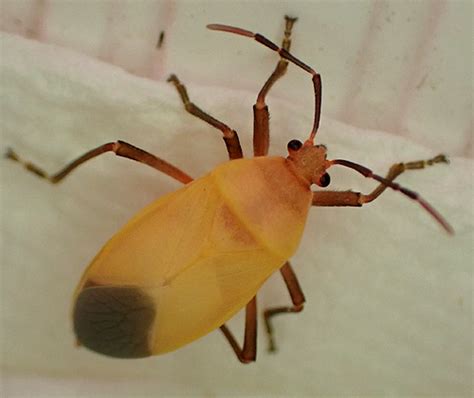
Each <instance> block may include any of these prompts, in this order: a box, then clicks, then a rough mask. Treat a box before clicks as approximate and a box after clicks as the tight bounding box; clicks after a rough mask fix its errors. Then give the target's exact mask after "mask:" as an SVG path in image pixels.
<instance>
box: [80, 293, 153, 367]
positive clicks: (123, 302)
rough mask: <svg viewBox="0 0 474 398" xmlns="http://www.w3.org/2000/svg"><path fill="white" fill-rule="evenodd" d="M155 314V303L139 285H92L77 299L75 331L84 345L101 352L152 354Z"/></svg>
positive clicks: (128, 355) (133, 355)
mask: <svg viewBox="0 0 474 398" xmlns="http://www.w3.org/2000/svg"><path fill="white" fill-rule="evenodd" d="M155 314H156V308H155V303H154V302H153V300H152V299H151V297H150V296H148V295H147V294H146V293H145V292H144V291H143V290H141V289H140V288H138V287H133V286H97V285H95V286H94V285H92V287H86V288H84V289H83V290H82V291H81V293H80V294H79V296H78V298H77V301H76V304H75V307H74V315H73V319H74V332H75V333H76V336H77V339H78V341H79V343H80V344H81V345H83V346H85V347H87V348H89V349H90V350H92V351H96V352H98V353H100V354H104V355H108V356H111V357H116V358H143V357H148V356H150V355H152V353H151V349H150V341H149V336H150V334H151V331H152V327H153V321H154V319H155Z"/></svg>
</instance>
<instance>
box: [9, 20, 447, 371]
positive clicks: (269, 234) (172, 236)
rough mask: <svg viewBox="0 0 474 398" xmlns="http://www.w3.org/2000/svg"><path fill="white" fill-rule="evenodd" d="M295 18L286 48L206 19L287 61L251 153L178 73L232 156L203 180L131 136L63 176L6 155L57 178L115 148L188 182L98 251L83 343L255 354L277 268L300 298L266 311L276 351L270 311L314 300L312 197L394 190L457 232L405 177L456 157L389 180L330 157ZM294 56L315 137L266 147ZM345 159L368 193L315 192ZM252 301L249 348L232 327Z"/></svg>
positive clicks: (340, 200) (317, 88) (373, 195)
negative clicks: (215, 339) (307, 278)
mask: <svg viewBox="0 0 474 398" xmlns="http://www.w3.org/2000/svg"><path fill="white" fill-rule="evenodd" d="M295 21H296V19H295V18H290V17H286V18H285V23H286V25H285V33H284V38H283V42H282V45H281V47H279V46H277V45H276V44H274V43H273V42H271V41H270V40H268V39H267V38H265V37H264V36H262V35H260V34H258V33H257V34H256V33H253V32H250V31H247V30H243V29H240V28H236V27H231V26H227V25H216V24H213V25H208V28H209V29H211V30H217V31H225V32H230V33H233V34H238V35H242V36H246V37H250V38H253V39H255V40H256V41H257V42H259V43H261V44H263V45H264V46H266V47H268V48H270V49H271V50H273V51H275V52H277V53H278V54H279V56H280V60H279V62H278V64H277V66H276V68H275V70H274V71H273V73H272V74H271V75H270V77H269V78H268V80H267V81H266V82H265V84H264V85H263V87H262V89H261V90H260V92H259V94H258V96H257V100H256V104H255V105H254V108H253V109H254V132H253V152H254V157H253V158H243V153H242V149H241V146H240V143H239V138H238V135H237V132H235V131H234V130H232V129H231V128H230V127H229V126H227V125H226V124H225V123H223V122H221V121H219V120H217V119H215V118H214V117H212V116H210V115H209V114H207V113H206V112H204V111H203V110H201V109H200V108H199V107H197V106H196V105H195V104H194V103H192V102H191V101H190V99H189V97H188V94H187V91H186V88H185V86H184V85H183V84H182V83H181V82H180V80H179V79H178V78H177V77H176V76H175V75H171V76H170V77H169V79H168V81H169V82H170V83H172V84H173V85H174V86H175V87H176V89H177V91H178V94H179V96H180V98H181V100H182V102H183V104H184V107H185V109H186V110H187V111H188V112H189V113H191V114H192V115H194V116H196V117H198V118H200V119H202V120H203V121H205V122H207V123H208V124H210V125H211V126H213V127H214V128H216V129H218V130H220V131H221V132H222V136H223V139H224V142H225V145H226V148H227V152H228V155H229V161H228V162H226V163H224V164H221V165H219V166H217V167H216V168H215V169H214V170H212V171H211V172H210V173H209V174H207V175H205V176H203V177H201V178H198V179H195V180H194V179H193V178H192V177H190V176H189V175H188V174H186V173H185V172H183V171H181V170H180V169H178V168H177V167H175V166H174V165H172V164H170V163H168V162H166V161H165V160H163V159H161V158H158V157H156V156H154V155H152V154H150V153H148V152H146V151H144V150H142V149H140V148H137V147H135V146H133V145H131V144H129V143H126V142H123V141H116V142H109V143H106V144H104V145H101V146H99V147H97V148H95V149H93V150H91V151H89V152H87V153H85V154H84V155H82V156H81V157H79V158H77V159H76V160H74V161H73V162H71V163H70V164H69V165H67V166H66V167H65V168H64V169H62V170H61V171H59V172H58V173H57V174H53V175H48V174H47V173H45V172H44V171H43V170H42V169H41V168H39V167H37V166H35V165H34V164H32V163H29V162H26V161H24V160H22V159H21V158H20V157H19V156H18V155H17V154H16V153H15V152H14V151H12V150H9V151H8V152H7V157H8V158H10V159H12V160H15V161H18V162H20V163H22V164H23V165H24V166H25V167H26V168H27V169H28V170H29V171H31V172H33V173H35V174H36V175H38V176H40V177H43V178H45V179H47V180H49V181H50V182H52V183H58V182H60V181H61V180H63V178H65V177H66V176H67V175H68V174H69V173H70V172H71V171H73V170H74V169H75V168H76V167H78V166H79V165H81V164H83V163H84V162H86V161H87V160H89V159H92V158H95V157H96V156H99V155H101V154H103V153H106V152H114V153H115V154H116V155H118V156H121V157H125V158H129V159H132V160H135V161H138V162H141V163H144V164H146V165H148V166H150V167H153V168H154V169H156V170H158V171H160V172H162V173H164V174H166V175H168V176H170V177H172V178H174V179H176V180H178V181H180V182H181V183H183V184H184V186H183V187H182V188H181V189H179V190H177V191H175V192H172V193H170V194H167V195H165V196H164V197H161V198H159V199H157V200H156V201H155V202H153V203H151V204H150V205H149V206H147V207H145V208H144V209H143V210H141V211H140V212H139V213H138V214H137V215H136V216H135V217H133V218H132V219H131V220H130V221H129V222H128V223H127V224H126V226H125V227H124V228H123V229H122V230H120V231H119V232H118V233H117V234H116V235H115V236H113V237H112V238H111V240H110V241H109V242H108V243H107V244H106V245H105V246H104V247H103V249H102V250H101V251H100V252H99V253H98V254H97V256H96V257H95V258H94V259H93V260H92V262H91V263H90V265H89V266H88V267H87V269H86V270H85V272H84V274H83V276H82V278H81V280H80V282H79V284H78V286H77V288H76V291H75V293H74V306H73V314H72V318H73V324H74V332H75V335H76V338H77V341H78V343H79V344H80V345H83V346H85V347H87V348H89V349H90V350H93V351H95V352H98V353H101V354H104V355H108V356H111V357H118V358H140V357H147V356H151V355H158V354H162V353H166V352H169V351H173V350H175V349H177V348H179V347H181V346H183V345H185V344H188V343H190V342H192V341H193V340H196V339H197V338H199V337H201V336H203V335H205V334H207V333H209V332H211V331H212V330H215V329H218V328H220V330H221V331H222V333H223V335H224V336H225V338H226V339H227V341H228V342H229V343H230V345H231V347H232V349H233V351H234V352H235V354H236V356H237V358H238V359H239V360H240V361H241V362H243V363H248V362H252V361H254V360H255V359H256V336H257V306H256V294H257V292H258V290H259V288H260V287H261V285H262V284H263V283H264V282H265V280H266V279H267V278H268V277H269V276H270V275H271V274H272V273H274V272H276V271H279V272H280V273H281V276H282V277H283V279H284V281H285V283H286V286H287V288H288V291H289V294H290V297H291V305H288V306H285V307H274V308H269V309H266V310H265V311H264V321H265V326H266V330H267V332H268V334H269V348H270V349H271V350H273V349H275V342H274V337H273V328H272V319H273V317H274V316H276V315H278V314H284V313H297V312H300V311H302V310H303V306H304V302H305V297H304V294H303V291H302V289H301V287H300V284H299V283H298V280H297V277H296V275H295V273H294V271H293V267H292V265H291V264H290V261H289V259H290V258H291V257H292V255H293V254H294V253H295V251H296V250H297V248H298V245H299V242H300V239H301V236H302V234H303V230H304V226H305V223H306V219H307V215H308V212H309V210H310V208H311V206H362V205H364V204H366V203H369V202H372V201H373V200H375V199H377V198H378V197H379V196H380V195H381V194H382V192H383V191H384V190H385V189H386V188H391V189H394V190H397V191H399V192H401V193H402V194H403V195H405V196H407V197H408V198H410V199H412V200H414V201H416V202H418V203H419V204H420V205H421V206H422V207H423V208H424V209H425V210H426V211H427V212H428V213H429V214H430V215H431V216H432V217H433V218H434V219H435V220H436V221H437V222H438V223H439V224H440V225H441V227H443V228H444V229H445V230H446V231H447V232H448V233H453V229H452V228H451V226H450V225H449V224H448V223H447V222H446V221H445V220H444V218H443V217H442V216H441V215H440V214H439V213H438V212H437V211H436V210H435V209H434V208H433V207H431V205H430V204H428V203H427V202H426V201H425V200H424V199H423V198H422V197H421V196H420V195H418V194H417V193H415V192H413V191H411V190H409V189H406V188H404V187H402V186H400V185H399V184H397V183H396V182H394V180H395V178H396V177H398V176H399V175H400V174H401V173H403V172H404V171H405V170H411V169H422V168H424V167H425V166H428V165H433V164H435V163H443V162H444V163H446V162H447V159H446V157H445V156H444V155H438V156H436V157H434V158H432V159H429V160H425V161H416V162H409V163H397V164H395V165H393V166H392V167H391V168H390V170H389V172H388V174H387V175H386V176H385V177H381V176H379V175H377V174H374V173H373V172H372V171H371V170H369V169H368V168H366V167H364V166H362V165H360V164H356V163H354V162H351V161H348V160H343V159H333V160H330V159H328V158H327V149H326V147H325V146H324V145H317V144H316V145H315V144H314V139H315V137H316V134H317V132H318V127H319V120H320V113H321V77H320V75H319V74H318V73H317V72H316V71H315V70H314V69H313V68H311V67H309V66H308V65H306V64H305V63H303V62H302V61H300V60H299V59H297V58H295V57H294V56H293V55H292V54H291V53H290V52H289V50H290V45H291V31H292V27H293V25H294V23H295ZM289 63H292V64H295V65H296V66H298V67H299V68H301V69H303V70H304V71H306V72H308V73H309V74H310V75H311V77H312V83H313V88H314V98H315V109H314V121H313V125H312V129H311V132H310V133H309V136H308V138H307V139H306V140H305V141H304V142H301V141H299V140H296V139H293V140H291V141H290V142H289V143H288V146H287V150H288V156H286V157H283V156H267V154H268V147H269V137H270V135H269V111H268V107H267V105H266V103H265V98H266V96H267V94H268V92H269V90H270V89H271V87H272V86H273V84H274V83H275V82H276V81H277V80H278V79H280V78H281V77H282V76H283V75H284V74H285V72H286V70H287V67H288V65H289ZM333 166H342V167H346V168H349V169H352V170H355V171H356V172H358V173H360V174H362V175H363V176H364V177H367V178H371V179H374V180H376V181H378V182H379V185H378V186H377V187H376V188H375V189H374V190H373V191H372V192H370V193H368V194H363V193H360V192H353V191H329V190H318V191H313V190H312V189H311V187H312V186H313V185H318V186H319V187H322V188H326V187H327V186H328V185H329V184H330V177H329V174H328V169H330V168H331V167H333ZM244 307H245V311H246V315H245V335H244V342H243V345H242V346H241V345H240V344H239V343H238V342H237V340H236V339H235V338H234V336H233V334H232V333H231V331H230V330H229V328H228V327H227V326H226V324H225V322H226V321H228V320H229V319H230V318H231V317H232V316H233V315H234V314H236V313H237V312H238V311H239V310H240V309H242V308H244Z"/></svg>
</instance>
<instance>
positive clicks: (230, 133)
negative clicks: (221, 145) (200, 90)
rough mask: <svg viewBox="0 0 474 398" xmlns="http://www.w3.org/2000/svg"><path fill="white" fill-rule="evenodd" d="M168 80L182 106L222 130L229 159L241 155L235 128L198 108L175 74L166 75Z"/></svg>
mask: <svg viewBox="0 0 474 398" xmlns="http://www.w3.org/2000/svg"><path fill="white" fill-rule="evenodd" d="M168 81H169V82H170V83H173V85H174V86H175V87H176V90H178V94H179V96H180V98H181V101H183V105H184V108H185V109H186V110H187V111H188V112H189V113H190V114H191V115H194V116H196V117H198V118H199V119H201V120H204V121H205V122H206V123H209V124H210V125H211V126H213V127H215V128H216V129H219V130H220V131H222V135H223V138H224V142H225V145H226V147H227V152H228V153H229V159H239V158H242V157H243V154H242V148H241V146H240V141H239V136H238V135H237V132H236V131H235V130H232V129H231V128H230V127H229V126H227V125H226V124H224V123H222V122H221V121H219V120H217V119H215V118H213V117H212V116H211V115H209V114H207V113H206V112H204V111H203V110H202V109H201V108H198V107H197V106H196V105H195V104H194V103H192V102H191V101H190V100H189V96H188V92H187V90H186V87H185V86H184V85H183V84H182V83H181V82H180V81H179V79H178V77H177V76H176V75H171V76H170V77H168Z"/></svg>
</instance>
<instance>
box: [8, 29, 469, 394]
mask: <svg viewBox="0 0 474 398" xmlns="http://www.w3.org/2000/svg"><path fill="white" fill-rule="evenodd" d="M1 40H2V69H1V79H2V81H1V91H2V95H1V97H2V103H1V110H2V115H1V130H2V134H3V138H2V150H5V148H6V147H7V146H11V147H13V148H14V149H15V150H16V151H17V152H18V153H19V154H20V155H22V156H23V157H24V158H26V159H28V160H31V161H33V162H35V163H37V164H39V165H41V166H42V167H44V169H45V170H47V171H51V172H54V171H57V170H58V169H59V168H60V167H62V166H63V165H64V164H65V163H66V162H68V161H70V160H72V159H74V158H75V157H76V156H78V155H80V154H82V153H84V152H85V151H86V150H89V149H91V148H93V147H95V146H98V145H100V144H103V143H105V142H108V141H113V140H116V139H122V140H125V141H128V142H130V143H132V144H135V145H137V146H139V147H142V148H144V149H147V150H149V151H150V152H152V153H155V154H157V155H158V156H161V157H163V158H164V159H166V160H168V161H170V162H172V163H173V164H175V165H177V166H179V167H181V168H182V169H183V170H184V171H186V172H188V173H190V174H191V175H192V176H193V177H198V176H200V175H203V174H205V173H206V172H207V171H208V170H211V169H212V167H213V166H215V165H216V164H218V163H219V162H223V161H225V160H226V152H225V148H224V144H223V142H222V139H221V137H220V133H219V132H218V131H216V130H214V129H212V128H211V127H209V126H208V125H206V124H205V123H203V122H202V121H200V120H197V119H196V118H193V117H192V116H190V115H188V114H186V113H185V112H184V110H183V108H182V105H181V103H180V101H179V98H178V96H177V93H176V92H175V90H174V88H173V87H170V86H169V85H168V84H166V83H156V82H152V81H149V80H146V79H141V78H138V77H135V76H132V75H130V74H128V73H126V72H124V71H123V70H121V69H119V68H117V67H114V66H110V65H107V64H103V63H100V62H99V61H96V60H93V59H91V58H88V57H86V56H83V55H79V54H77V53H75V52H73V51H71V50H65V49H61V48H57V47H54V46H51V45H44V44H39V43H37V42H34V41H29V40H25V39H22V38H19V37H16V36H10V35H3V36H2V38H1ZM308 84H309V83H308ZM188 89H189V92H190V96H191V98H192V99H193V100H194V101H195V102H196V103H197V104H198V105H200V106H201V107H202V108H203V109H206V110H208V111H209V112H210V113H211V114H212V115H214V116H215V117H217V118H219V119H221V120H223V121H225V122H227V123H228V124H229V125H231V126H232V127H233V128H235V129H236V130H237V131H238V132H239V133H240V137H241V141H242V143H243V147H244V151H245V153H246V154H247V155H249V154H250V148H251V129H252V110H251V109H252V108H251V106H252V104H253V102H254V100H255V93H253V92H252V93H251V92H247V91H243V90H242V91H237V90H229V89H224V88H219V87H210V86H208V87H203V86H196V85H193V84H189V85H188ZM270 104H271V109H270V111H271V115H272V119H271V127H272V144H271V153H272V154H274V155H278V154H279V155H283V156H285V153H286V143H287V142H288V141H289V140H290V139H293V138H298V139H301V140H303V139H305V138H306V136H307V133H308V132H309V130H310V127H311V123H312V116H313V115H312V112H313V105H312V103H311V104H307V106H305V107H302V106H300V105H294V104H292V103H290V102H287V101H286V102H285V101H280V100H271V101H270ZM317 140H318V142H320V143H324V144H326V145H327V146H328V150H329V157H330V158H346V159H350V160H353V161H356V162H360V163H362V164H364V165H366V166H367V167H370V168H372V169H373V170H374V171H377V172H379V173H380V174H383V173H385V172H386V170H388V168H389V166H390V165H391V164H392V163H395V162H399V161H410V160H417V159H420V158H421V159H423V158H429V157H431V156H434V155H436V153H434V152H433V151H432V150H429V149H427V148H424V147H422V146H420V145H416V144H414V143H413V142H410V141H408V140H406V139H404V138H400V137H396V136H393V135H390V134H386V133H383V132H380V131H369V130H360V129H356V128H354V127H351V126H347V125H344V124H342V123H339V122H336V121H334V120H330V119H328V118H327V117H324V115H323V119H322V126H321V130H320V133H319V135H318V137H317ZM472 172H473V164H472V160H467V159H464V158H456V157H454V158H451V164H450V165H438V166H435V167H432V168H429V169H427V170H424V171H414V172H409V173H406V174H404V175H403V176H401V177H400V178H399V181H400V183H402V184H404V185H405V186H407V187H410V188H413V189H414V190H416V191H418V192H419V193H420V194H421V195H423V197H424V198H426V199H427V200H428V201H430V203H432V204H433V206H435V207H436V208H437V209H438V210H439V211H440V212H441V213H442V214H443V215H444V216H445V217H446V219H447V220H448V221H449V222H450V223H451V224H452V225H453V227H454V229H455V230H456V235H455V236H454V237H450V236H448V235H447V234H446V233H445V232H444V231H442V230H441V228H440V227H439V226H438V225H437V224H436V223H435V222H434V220H433V219H431V218H430V217H429V215H428V214H427V213H426V212H425V211H423V210H422V209H421V207H420V206H418V205H417V204H416V203H415V202H412V201H410V200H409V199H407V198H406V197H404V196H403V195H401V194H399V193H396V192H387V193H385V194H384V195H383V196H382V197H381V198H380V199H379V200H377V201H376V202H374V203H373V204H370V205H368V206H366V207H364V208H362V209H358V208H355V209H354V208H352V209H351V208H317V209H312V210H311V214H310V216H309V219H308V224H307V228H306V231H305V236H304V239H303V241H302V243H301V247H300V250H299V251H298V253H297V254H296V256H295V257H294V259H292V261H293V264H294V268H295V270H296V272H297V274H298V275H299V278H300V281H301V285H302V287H303V289H304V291H305V294H306V298H307V306H306V307H305V310H304V311H303V312H302V313H301V314H298V315H282V316H280V317H278V319H276V320H275V328H276V339H277V343H278V345H279V348H280V350H279V352H278V353H277V354H275V355H271V354H268V353H267V352H266V351H265V347H266V340H265V335H264V333H263V327H260V332H261V333H260V336H259V350H258V361H257V363H256V364H253V365H249V366H243V365H241V364H240V363H239V362H238V361H237V360H236V359H235V357H234V354H233V353H232V352H231V349H230V347H229V346H228V344H227V343H226V342H225V340H224V338H223V337H222V336H221V335H220V333H219V332H214V333H211V334H210V335H208V336H206V337H204V338H202V339H201V340H199V341H197V342H195V343H194V344H192V345H189V346H187V347H185V348H183V349H181V350H179V351H176V352H174V353H170V354H167V355H165V356H161V357H153V358H149V359H145V360H130V361H122V360H114V359H109V358H105V357H101V356H98V355H96V354H93V353H90V352H88V351H87V350H85V349H76V348H75V347H74V338H73V334H72V331H71V322H70V318H69V312H70V308H71V302H70V299H71V295H72V292H73V289H74V287H75V285H76V283H77V282H78V280H79V278H80V276H81V274H82V272H83V270H84V269H85V266H86V265H87V263H88V262H89V261H90V260H91V258H92V257H93V256H94V255H95V253H96V252H97V251H98V250H99V249H100V248H101V246H102V245H103V244H104V243H105V241H106V240H107V239H108V238H109V237H110V236H111V235H112V234H113V233H114V232H115V231H116V230H117V229H118V228H120V226H121V225H123V224H124V223H125V222H126V221H127V219H128V218H129V217H131V216H132V215H133V214H134V213H135V212H136V211H137V210H139V209H140V208H141V207H142V206H144V205H146V204H147V203H149V202H150V201H152V200H154V199H155V198H157V197H159V196H160V195H163V194H164V193H166V192H169V191H172V190H174V189H176V188H178V187H179V184H178V183H177V182H175V181H173V180H171V179H170V178H168V177H166V176H164V175H160V174H159V173H157V172H155V171H154V170H152V169H149V168H147V167H145V166H142V165H140V164H136V163H133V162H131V161H128V160H126V159H121V158H115V157H114V156H113V155H103V156H101V157H100V158H97V159H95V160H93V161H91V162H90V163H88V164H87V165H84V166H82V167H81V168H80V169H78V170H77V171H76V172H74V173H73V175H71V176H70V177H69V178H67V179H66V180H65V181H64V182H63V183H61V184H60V185H58V186H51V185H49V184H47V183H45V182H44V181H41V180H40V179H38V178H36V177H34V176H33V175H31V174H29V173H26V172H25V171H24V170H23V169H21V168H20V167H18V165H17V164H15V163H13V162H9V161H7V160H3V161H2V182H1V187H2V188H1V191H2V242H3V249H2V251H3V254H2V292H1V293H2V300H1V306H2V307H1V316H2V324H1V325H2V328H1V331H2V337H1V341H2V343H1V345H2V350H3V352H4V356H3V363H2V367H3V369H2V373H4V376H5V378H4V380H3V389H4V392H5V396H11V395H15V394H16V395H20V396H21V395H24V396H26V395H30V396H31V395H32V394H34V395H35V396H41V395H44V396H51V395H53V394H59V395H62V396H99V395H100V396H105V395H108V394H110V395H113V396H139V395H147V394H151V395H159V396H166V395H177V396H189V395H195V396H225V395H236V396H264V395H267V396H270V395H272V396H278V395H280V396H287V395H293V396H304V395H307V396H314V395H317V394H326V395H327V394H360V395H369V394H375V395H381V394H393V395H398V396H400V395H409V394H411V395H414V394H439V395H461V394H465V395H467V394H468V393H469V392H470V391H471V388H472V384H471V383H472V380H471V376H472V276H473V275H472V269H473V257H472V255H473V252H472V243H473V197H474V196H473V178H472V177H473V176H472ZM331 177H332V184H331V186H330V188H339V189H349V188H351V189H353V190H362V191H363V192H367V191H369V190H370V189H371V188H372V187H373V186H375V184H374V183H372V182H370V181H365V180H364V179H363V178H362V177H359V176H358V175H356V174H355V173H354V172H352V171H351V170H348V169H347V170H345V169H343V168H339V169H337V170H336V168H334V171H332V170H331ZM288 302H289V298H288V295H287V293H286V291H285V288H284V285H283V284H282V283H281V281H280V280H279V279H278V276H277V275H276V276H275V277H272V278H271V279H270V280H269V281H268V283H267V284H266V285H265V286H264V288H263V289H262V294H261V295H260V296H259V302H258V304H259V308H260V309H262V308H265V307H269V306H272V305H282V304H286V303H288ZM230 326H231V327H232V329H233V331H234V333H235V334H236V335H237V336H238V338H239V339H240V337H241V335H242V329H243V322H242V314H240V315H239V316H238V317H237V319H236V320H233V321H232V322H231V323H230ZM32 376H33V377H32Z"/></svg>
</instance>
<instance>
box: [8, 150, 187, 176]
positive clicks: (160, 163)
mask: <svg viewBox="0 0 474 398" xmlns="http://www.w3.org/2000/svg"><path fill="white" fill-rule="evenodd" d="M106 152H114V153H115V154H116V155H117V156H122V157H124V158H128V159H132V160H136V161H137V162H140V163H143V164H146V165H148V166H150V167H153V168H154V169H156V170H158V171H161V172H162V173H165V174H167V175H169V176H170V177H172V178H174V179H175V180H178V181H180V182H182V183H183V184H187V183H188V182H191V181H192V180H193V179H192V177H190V176H189V175H187V174H186V173H184V172H183V171H181V170H180V169H178V168H177V167H175V166H173V165H172V164H170V163H168V162H166V161H164V160H163V159H160V158H158V157H156V156H155V155H152V154H151V153H148V152H146V151H144V150H143V149H140V148H137V147H135V146H133V145H131V144H128V143H126V142H123V141H116V142H108V143H107V144H104V145H101V146H99V147H97V148H95V149H92V150H90V151H89V152H86V153H85V154H84V155H82V156H80V157H79V158H77V159H76V160H74V161H72V162H71V163H69V164H68V165H67V166H66V167H64V168H63V169H61V170H60V171H59V172H58V173H56V174H52V175H50V174H47V173H45V172H44V171H43V170H42V169H41V168H40V167H38V166H36V165H34V164H33V163H30V162H27V161H24V160H22V159H21V158H20V157H19V156H18V155H17V154H16V153H15V152H14V151H13V150H11V149H9V150H8V151H7V153H6V154H5V156H6V157H7V158H8V159H11V160H14V161H16V162H19V163H21V164H22V165H23V166H24V167H25V168H26V169H27V170H28V171H30V172H32V173H34V174H36V175H37V176H38V177H41V178H44V179H46V180H48V181H49V182H51V183H52V184H57V183H58V182H60V181H61V180H62V179H63V178H64V177H66V176H67V175H68V174H69V173H70V172H71V171H73V170H74V169H75V168H76V167H78V166H79V165H81V164H82V163H84V162H86V161H88V160H90V159H93V158H95V157H96V156H99V155H101V154H103V153H106Z"/></svg>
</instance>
